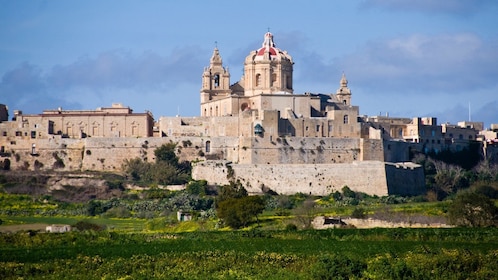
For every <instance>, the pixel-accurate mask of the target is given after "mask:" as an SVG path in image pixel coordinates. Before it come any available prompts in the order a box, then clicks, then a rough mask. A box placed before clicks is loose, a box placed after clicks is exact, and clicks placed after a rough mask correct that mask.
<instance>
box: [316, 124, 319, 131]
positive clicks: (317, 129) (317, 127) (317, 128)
mask: <svg viewBox="0 0 498 280" xmlns="http://www.w3.org/2000/svg"><path fill="white" fill-rule="evenodd" d="M319 131H320V125H319V124H318V125H316V132H319Z"/></svg>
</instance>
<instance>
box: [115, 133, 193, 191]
mask: <svg viewBox="0 0 498 280" xmlns="http://www.w3.org/2000/svg"><path fill="white" fill-rule="evenodd" d="M175 147H176V144H175V143H168V144H164V145H162V146H161V147H159V148H157V149H156V150H155V151H154V154H155V156H156V162H155V163H149V162H146V161H144V160H142V159H140V158H135V159H129V160H126V161H125V163H124V164H123V170H124V171H125V173H126V174H127V175H128V176H130V177H131V178H132V179H133V180H134V181H142V182H145V183H155V184H160V185H171V184H184V183H186V182H188V181H189V180H190V174H191V166H190V163H189V162H186V161H184V162H181V163H179V162H178V157H177V156H176V154H175Z"/></svg>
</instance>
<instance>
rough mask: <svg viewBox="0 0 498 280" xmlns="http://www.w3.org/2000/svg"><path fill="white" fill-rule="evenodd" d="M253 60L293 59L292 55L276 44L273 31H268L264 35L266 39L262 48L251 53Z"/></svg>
mask: <svg viewBox="0 0 498 280" xmlns="http://www.w3.org/2000/svg"><path fill="white" fill-rule="evenodd" d="M249 56H250V57H251V58H252V59H251V60H282V59H285V60H289V61H292V58H291V57H290V55H288V54H287V52H286V51H282V50H281V49H279V48H277V47H276V46H275V43H274V42H273V34H272V33H271V32H266V33H265V35H264V40H263V44H262V46H261V48H259V49H258V50H257V51H255V52H253V53H252V54H251V55H249Z"/></svg>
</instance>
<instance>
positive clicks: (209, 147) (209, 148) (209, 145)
mask: <svg viewBox="0 0 498 280" xmlns="http://www.w3.org/2000/svg"><path fill="white" fill-rule="evenodd" d="M209 152H211V141H206V153H209Z"/></svg>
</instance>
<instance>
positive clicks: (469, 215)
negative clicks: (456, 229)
mask: <svg viewBox="0 0 498 280" xmlns="http://www.w3.org/2000/svg"><path fill="white" fill-rule="evenodd" d="M448 218H449V220H450V223H452V224H454V225H457V226H466V227H486V226H496V225H497V224H498V207H496V206H495V205H494V203H493V201H492V200H491V199H490V198H489V197H487V196H485V195H483V194H480V193H475V192H468V191H463V192H460V193H459V194H458V195H457V196H456V198H455V200H454V201H453V202H452V203H451V205H450V207H449V209H448Z"/></svg>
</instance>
